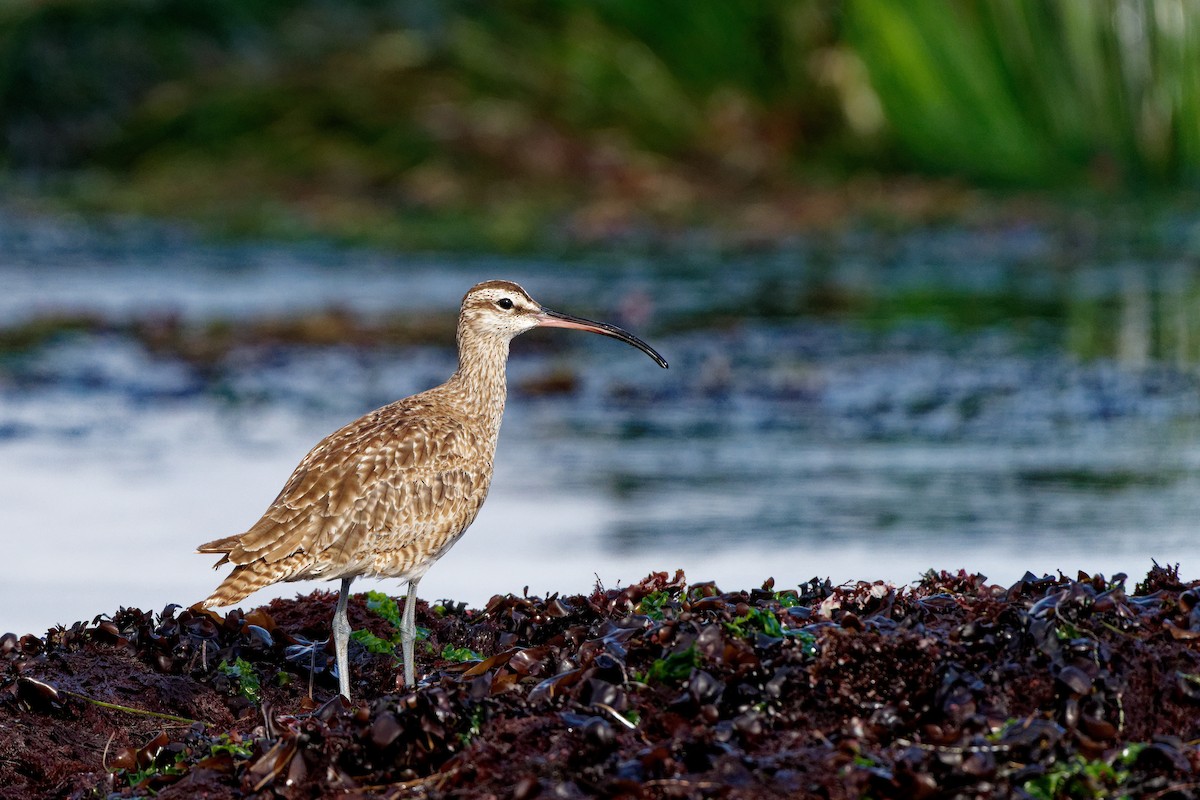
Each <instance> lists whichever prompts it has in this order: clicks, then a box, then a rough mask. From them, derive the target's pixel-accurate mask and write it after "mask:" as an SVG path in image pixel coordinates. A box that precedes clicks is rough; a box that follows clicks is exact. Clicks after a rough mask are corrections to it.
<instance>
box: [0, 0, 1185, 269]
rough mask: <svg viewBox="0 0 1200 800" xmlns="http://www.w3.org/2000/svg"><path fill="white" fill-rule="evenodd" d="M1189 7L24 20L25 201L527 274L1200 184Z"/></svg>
mask: <svg viewBox="0 0 1200 800" xmlns="http://www.w3.org/2000/svg"><path fill="white" fill-rule="evenodd" d="M1198 36H1200V13H1198V12H1197V11H1196V9H1195V7H1194V6H1193V5H1192V4H1191V3H1189V2H1186V0H1153V1H1148V2H1137V1H1134V0H1094V1H1092V2H1079V3H1045V2H1040V0H953V1H951V0H906V2H902V3H897V2H892V0H847V2H844V3H834V2H823V1H821V0H807V1H805V0H792V1H788V0H757V1H756V2H722V3H691V2H687V0H657V1H656V2H653V3H647V2H644V0H601V1H600V2H581V1H580V0H551V1H549V2H529V1H528V0H525V1H523V2H522V1H517V2H507V3H488V2H482V1H481V0H442V2H421V1H420V0H336V1H335V0H206V2H203V3H196V2H192V1H191V0H40V1H35V0H9V2H6V3H4V4H3V5H0V163H2V164H3V166H4V172H5V174H6V175H7V181H8V185H9V186H10V187H12V186H22V187H25V186H30V185H32V186H34V187H36V188H37V190H38V191H49V192H50V193H52V194H56V195H57V196H59V197H62V198H66V199H68V200H69V201H70V202H72V203H76V204H78V205H80V206H83V207H86V208H90V209H100V210H106V211H123V212H136V213H145V214H151V215H172V216H182V217H186V218H190V219H194V220H198V221H200V222H203V223H205V224H208V225H210V226H212V227H213V228H214V229H217V230H223V231H228V232H234V233H239V232H244V233H256V234H263V233H265V234H269V235H302V234H306V233H309V232H317V233H320V234H325V235H335V236H339V237H345V238H348V239H366V240H371V241H376V242H382V243H386V244H393V245H397V246H406V247H439V248H440V247H457V248H461V247H486V248H496V247H502V248H518V247H527V246H531V245H537V244H539V243H545V242H546V241H547V240H548V239H554V238H555V237H558V238H559V239H566V240H571V241H585V242H591V241H597V240H609V239H613V238H618V239H620V238H626V239H628V238H630V237H637V236H639V235H643V234H646V233H647V232H648V231H654V232H661V231H664V230H665V231H686V230H689V229H691V228H693V227H695V226H708V227H714V228H717V229H723V230H726V231H729V232H736V236H737V237H739V238H740V239H741V240H750V241H753V240H755V239H758V238H763V239H770V238H778V237H779V236H783V235H787V234H789V233H793V232H797V231H804V230H811V229H813V228H821V227H828V226H831V225H837V224H839V223H841V222H842V221H844V220H845V219H847V218H849V217H853V216H855V215H863V214H867V215H876V216H882V217H885V218H889V219H891V218H895V219H899V220H902V221H903V220H912V219H916V220H921V221H925V220H928V219H931V218H934V219H936V218H938V217H941V216H945V215H953V214H955V213H958V212H959V211H960V210H961V209H962V208H963V207H964V205H969V203H970V200H969V197H970V190H969V189H968V188H966V187H969V186H979V185H982V186H988V187H1010V188H1012V187H1015V188H1019V189H1026V188H1035V189H1039V190H1042V189H1052V190H1067V191H1075V190H1077V189H1078V187H1081V186H1082V187H1087V188H1089V189H1091V190H1100V191H1102V192H1108V193H1129V192H1133V191H1142V190H1145V189H1148V188H1149V189H1177V188H1181V187H1190V186H1191V185H1192V184H1194V182H1195V180H1196V177H1197V174H1198V170H1200V70H1197V68H1196V64H1197V63H1200V62H1198V60H1197V54H1198V53H1200V48H1198V47H1197V39H1198Z"/></svg>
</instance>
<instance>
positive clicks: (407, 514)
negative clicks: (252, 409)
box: [229, 408, 490, 565]
mask: <svg viewBox="0 0 1200 800" xmlns="http://www.w3.org/2000/svg"><path fill="white" fill-rule="evenodd" d="M484 449H485V448H484V447H483V445H482V443H481V442H479V441H478V437H477V436H476V435H473V434H472V433H471V431H470V430H469V429H468V428H467V427H466V426H465V425H464V424H463V423H462V422H461V421H459V420H457V419H455V418H454V417H452V416H448V415H445V414H438V413H434V412H433V411H432V409H429V408H422V409H410V410H408V411H407V413H405V412H397V411H396V410H392V411H391V412H390V413H389V409H388V408H384V409H380V410H379V411H377V412H374V413H372V414H368V415H367V416H365V417H362V418H361V419H359V420H356V421H355V422H352V423H350V424H349V425H347V426H346V427H344V428H342V429H340V430H338V431H335V432H334V433H332V434H330V435H329V436H328V437H326V438H325V439H324V440H322V441H321V442H320V443H319V444H317V446H316V447H314V448H313V449H312V451H311V452H309V454H308V455H307V456H305V457H304V460H303V461H301V462H300V464H299V465H298V466H297V467H296V469H295V471H294V472H293V473H292V476H291V477H290V478H289V479H288V482H287V484H286V485H285V486H284V487H283V491H281V492H280V493H279V496H278V497H277V498H275V501H274V502H273V503H272V504H271V507H270V508H269V509H267V511H266V513H265V514H264V515H263V517H262V519H260V520H259V521H258V522H257V523H256V524H255V525H254V526H253V527H252V528H250V530H248V531H246V532H245V533H244V534H242V535H241V536H240V537H238V539H237V544H236V545H235V546H234V547H232V548H231V549H230V551H229V561H231V562H232V563H234V564H247V563H250V562H252V561H264V562H268V563H272V562H276V561H279V560H282V559H284V558H288V557H290V556H292V555H295V554H296V553H299V552H302V551H303V552H305V553H307V554H308V555H309V556H311V557H312V559H313V561H314V562H316V563H322V562H324V563H332V564H335V565H337V564H346V563H348V562H351V561H353V560H354V559H355V558H358V557H359V556H360V555H361V554H362V553H363V552H364V547H370V548H377V547H378V546H380V545H386V546H388V547H395V546H406V545H407V544H410V543H411V539H412V538H413V537H414V536H416V535H418V533H419V532H420V531H421V530H428V529H429V528H430V524H431V523H436V522H437V521H438V519H439V518H441V517H445V516H446V515H447V514H448V513H453V512H454V511H456V510H457V509H460V508H461V507H462V506H464V505H472V504H473V505H475V507H476V509H477V507H478V504H479V503H482V496H480V495H481V493H486V491H487V483H486V480H482V481H481V479H480V478H477V477H476V476H477V475H480V474H487V473H489V472H490V469H485V470H483V472H482V473H480V471H479V468H480V466H482V465H480V464H478V463H477V462H478V459H479V457H480V453H481V451H482V450H484ZM487 467H489V468H490V464H489V465H487ZM481 484H482V485H481ZM455 533H457V531H455ZM379 536H383V537H385V538H386V540H387V541H386V542H378V543H375V544H367V540H368V538H371V537H379Z"/></svg>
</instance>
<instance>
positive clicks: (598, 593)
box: [0, 565, 1200, 800]
mask: <svg viewBox="0 0 1200 800" xmlns="http://www.w3.org/2000/svg"><path fill="white" fill-rule="evenodd" d="M1125 583H1126V579H1125V576H1123V575H1118V576H1114V578H1113V579H1111V580H1106V579H1105V578H1103V577H1102V576H1089V575H1085V574H1080V575H1078V577H1077V578H1075V579H1070V578H1067V577H1065V576H1062V575H1059V576H1057V577H1051V576H1044V577H1036V576H1033V575H1026V576H1025V578H1023V579H1022V580H1021V581H1019V582H1017V583H1016V584H1014V585H1013V586H1010V587H1007V588H1004V587H999V586H995V585H989V584H988V583H987V582H986V580H985V579H984V578H983V577H982V576H979V575H968V574H966V573H962V572H960V573H958V574H949V573H944V572H943V573H936V574H935V573H929V574H927V575H926V576H925V577H924V578H923V579H922V580H921V581H920V582H919V583H918V584H917V585H915V586H912V587H896V586H892V585H889V584H883V583H858V584H854V585H846V586H832V585H830V583H829V582H828V581H820V580H817V579H814V580H812V581H810V582H809V583H807V584H804V585H802V586H800V587H798V588H796V589H785V590H781V589H778V588H777V587H775V586H774V585H773V583H772V582H771V581H767V582H766V583H765V584H764V585H763V586H762V587H761V588H758V589H752V590H749V591H734V592H723V591H721V590H720V589H718V587H716V586H714V585H713V584H711V583H696V584H689V583H687V582H686V581H685V579H684V576H683V575H682V573H676V574H675V575H674V576H673V577H670V576H668V574H667V573H655V574H652V575H650V576H649V577H647V578H646V579H645V580H643V581H641V582H639V583H637V584H635V585H632V586H629V587H627V588H617V589H604V588H602V587H598V588H597V589H596V590H595V591H594V592H593V593H592V594H591V595H590V596H574V597H559V596H556V595H555V596H550V597H547V598H539V597H531V596H520V597H518V596H514V595H506V596H497V597H495V598H493V599H492V601H491V602H490V603H489V604H488V606H487V608H485V609H483V610H474V609H467V608H465V607H464V606H463V605H461V604H453V603H442V604H439V605H436V606H429V605H426V604H424V603H422V604H421V605H420V606H418V609H417V619H418V624H419V625H420V626H421V627H422V628H423V629H424V639H423V641H422V642H419V643H418V662H419V663H418V672H419V674H423V675H424V676H425V679H424V681H423V683H422V685H421V686H420V687H419V688H418V689H417V690H415V691H407V690H405V689H404V688H403V687H402V685H401V683H400V677H399V676H400V675H401V671H400V669H399V667H400V665H399V663H398V661H397V658H396V655H395V652H396V642H397V629H396V626H395V624H394V623H396V622H398V611H399V609H398V608H397V606H396V602H395V601H393V600H392V599H391V598H388V597H386V596H384V595H382V594H378V593H375V592H371V593H368V594H367V595H356V596H354V598H352V603H351V617H352V624H353V625H354V626H355V628H356V630H357V631H358V632H357V633H356V635H355V639H354V644H352V647H351V670H352V673H353V675H352V687H353V691H354V693H355V700H354V702H353V703H349V704H347V703H345V702H344V701H343V700H342V699H341V698H340V697H338V696H337V695H336V688H335V687H336V680H335V676H333V675H332V673H331V670H332V669H333V659H332V650H331V648H330V646H329V645H328V644H327V643H326V642H325V641H324V640H323V639H324V637H326V636H327V635H328V623H329V620H330V618H331V615H332V606H333V600H334V598H333V596H332V595H331V594H329V593H326V592H316V593H313V594H311V595H308V596H306V597H301V598H298V599H296V600H289V601H280V600H276V601H273V602H272V603H271V604H270V605H268V606H265V607H263V608H260V609H257V610H255V611H252V612H250V613H248V614H243V613H242V612H240V611H233V612H230V613H229V614H228V615H225V616H221V615H219V614H215V613H213V612H209V611H200V610H197V609H183V608H180V607H178V606H170V607H168V608H166V609H165V610H164V611H163V612H162V613H161V614H153V613H147V612H143V611H139V610H137V609H121V610H120V611H118V612H117V613H115V614H113V615H112V616H111V617H108V616H99V617H97V618H95V619H94V620H93V621H92V622H91V623H82V622H81V623H76V624H75V625H72V626H71V627H69V628H55V629H53V630H51V631H49V632H48V633H47V634H46V635H45V636H44V637H37V636H32V635H27V636H22V637H18V636H16V635H14V634H5V635H4V636H3V638H2V639H0V659H3V661H2V665H3V672H2V674H0V797H13V798H17V797H21V798H26V797H40V796H46V797H80V798H82V797H103V796H112V797H134V796H146V795H148V794H155V795H156V796H158V797H160V798H172V797H200V796H203V797H210V798H221V797H250V796H255V797H273V796H278V797H286V798H300V797H306V798H307V797H324V796H333V795H342V794H344V793H346V792H353V793H355V795H356V796H363V797H398V796H422V797H438V798H440V797H447V798H449V797H461V798H467V797H512V798H517V799H518V800H520V799H521V798H534V797H545V798H576V797H590V796H601V797H631V798H657V797H725V798H759V797H826V798H841V797H847V798H849V797H862V796H867V795H869V796H872V797H880V798H882V797H896V798H901V797H905V798H909V797H915V798H924V797H930V798H932V797H980V798H987V797H1014V796H1017V797H1035V798H1054V797H1064V798H1065V797H1104V796H1110V795H1128V796H1154V797H1158V798H1171V797H1178V798H1182V797H1193V796H1196V795H1197V794H1198V793H1200V777H1198V776H1197V770H1198V769H1200V751H1198V750H1197V747H1196V745H1195V743H1194V740H1196V739H1197V737H1200V714H1198V713H1197V712H1198V711H1200V650H1198V647H1197V645H1198V643H1200V642H1198V640H1200V590H1198V589H1197V587H1196V585H1195V584H1194V583H1190V584H1185V583H1183V582H1181V580H1180V578H1179V575H1178V570H1177V569H1169V568H1163V567H1159V566H1157V565H1156V566H1155V568H1154V569H1153V570H1152V571H1151V572H1150V574H1149V575H1148V576H1147V578H1146V579H1145V581H1143V582H1142V583H1141V584H1139V585H1138V586H1137V587H1136V588H1135V590H1134V591H1133V592H1132V593H1127V591H1126V587H1125Z"/></svg>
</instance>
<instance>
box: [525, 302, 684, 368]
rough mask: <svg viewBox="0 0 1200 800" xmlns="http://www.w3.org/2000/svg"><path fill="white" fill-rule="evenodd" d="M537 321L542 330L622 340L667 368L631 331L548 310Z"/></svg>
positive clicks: (665, 362)
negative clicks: (573, 332)
mask: <svg viewBox="0 0 1200 800" xmlns="http://www.w3.org/2000/svg"><path fill="white" fill-rule="evenodd" d="M536 319H537V321H538V326H539V327H542V328H574V329H575V330H579V331H591V332H592V333H598V334H600V335H601V336H611V337H612V338H614V339H620V340H621V341H622V342H625V343H626V344H631V345H633V346H634V347H636V348H637V349H638V350H641V351H642V352H643V353H645V354H646V355H648V356H650V357H651V358H653V359H654V363H656V364H658V365H659V366H660V367H662V368H663V369H666V368H667V360H666V359H665V358H663V357H662V356H660V355H659V354H658V351H657V350H655V349H654V348H653V347H651V346H650V345H648V344H646V343H645V342H643V341H642V340H641V339H639V338H638V337H636V336H634V335H633V334H632V333H630V332H629V331H627V330H623V329H621V328H618V327H617V326H616V325H609V324H608V323H607V322H596V321H594V320H590V319H584V318H583V317H572V316H570V315H569V314H560V313H558V312H557V311H551V310H550V309H548V308H543V309H542V312H541V313H540V314H538V315H537V317H536Z"/></svg>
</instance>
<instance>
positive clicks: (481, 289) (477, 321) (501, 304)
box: [459, 281, 667, 369]
mask: <svg viewBox="0 0 1200 800" xmlns="http://www.w3.org/2000/svg"><path fill="white" fill-rule="evenodd" d="M459 327H460V331H461V330H463V329H467V330H470V331H471V332H473V333H477V334H483V335H485V336H486V335H490V336H495V337H499V338H503V339H505V340H508V339H512V338H513V337H514V336H519V335H521V334H522V333H525V331H529V330H533V329H534V328H538V327H541V328H575V329H576V330H581V331H590V332H592V333H599V334H601V335H602V336H611V337H612V338H614V339H620V340H621V341H623V342H625V343H627V344H631V345H633V346H634V347H636V348H637V349H639V350H641V351H642V352H643V353H645V354H646V355H648V356H650V358H652V359H654V361H655V363H656V364H658V365H659V366H660V367H662V368H663V369H666V368H667V362H666V359H664V358H663V357H662V356H660V355H659V354H658V352H657V351H656V350H655V349H654V348H653V347H651V346H650V345H648V344H646V343H645V342H643V341H642V340H641V339H639V338H637V337H636V336H634V335H633V334H632V333H629V332H628V331H625V330H622V329H621V328H618V327H617V326H616V325H609V324H608V323H606V322H594V321H592V320H590V319H583V318H582V317H572V316H570V315H568V314H560V313H558V312H557V311H551V310H549V309H548V308H543V307H542V305H541V304H540V303H538V302H537V301H536V300H534V299H533V298H532V297H530V296H529V293H528V292H526V291H525V290H524V289H522V288H521V287H520V286H518V285H517V284H515V283H513V282H511V281H484V282H483V283H480V284H476V285H475V286H473V287H471V290H470V291H469V292H467V294H466V296H465V297H463V302H462V311H461V313H460V321H459Z"/></svg>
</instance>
